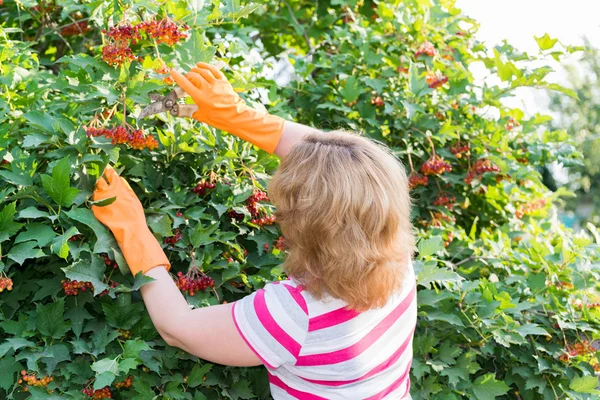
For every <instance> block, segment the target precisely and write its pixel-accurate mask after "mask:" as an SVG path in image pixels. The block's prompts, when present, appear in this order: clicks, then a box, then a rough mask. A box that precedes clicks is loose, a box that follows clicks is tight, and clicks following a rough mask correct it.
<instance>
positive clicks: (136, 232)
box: [92, 165, 171, 275]
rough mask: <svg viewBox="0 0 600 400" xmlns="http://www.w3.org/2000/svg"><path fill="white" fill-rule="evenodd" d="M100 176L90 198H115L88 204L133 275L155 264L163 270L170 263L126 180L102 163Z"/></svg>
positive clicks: (169, 265) (169, 266)
mask: <svg viewBox="0 0 600 400" xmlns="http://www.w3.org/2000/svg"><path fill="white" fill-rule="evenodd" d="M104 176H105V177H106V180H105V179H104V178H103V177H100V178H99V179H98V181H97V182H96V190H94V195H93V197H92V198H93V200H94V201H98V200H103V199H109V198H111V197H116V200H115V201H114V202H112V203H111V204H109V205H107V206H104V207H99V206H92V212H93V213H94V215H95V216H96V218H98V220H99V221H100V222H102V223H103V224H104V225H106V226H107V227H108V228H109V229H110V230H111V231H112V233H113V235H114V236H115V239H117V243H118V244H119V247H120V248H121V252H123V256H124V257H125V260H126V261H127V265H129V269H130V270H131V273H132V274H133V275H136V274H137V273H138V272H140V271H142V273H144V272H146V271H148V270H150V269H152V268H154V267H159V266H165V267H166V268H167V270H168V269H169V268H171V264H170V263H169V260H168V259H167V256H166V255H165V252H164V251H163V249H162V247H161V246H160V244H159V243H158V241H157V240H156V238H155V237H154V235H153V234H152V232H150V229H149V228H148V225H146V217H145V215H144V208H143V207H142V203H140V200H139V199H138V198H137V196H136V195H135V193H134V192H133V190H132V189H131V187H130V186H129V184H128V183H127V181H126V180H125V179H123V178H121V177H120V176H119V174H117V172H116V171H115V170H114V169H113V168H112V167H111V166H110V165H108V166H106V169H105V170H104Z"/></svg>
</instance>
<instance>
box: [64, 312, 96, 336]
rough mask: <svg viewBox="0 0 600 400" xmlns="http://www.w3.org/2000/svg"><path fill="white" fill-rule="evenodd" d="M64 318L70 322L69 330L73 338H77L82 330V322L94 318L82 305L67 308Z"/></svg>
mask: <svg viewBox="0 0 600 400" xmlns="http://www.w3.org/2000/svg"><path fill="white" fill-rule="evenodd" d="M65 318H67V319H68V320H69V321H71V329H72V330H73V333H74V334H75V336H76V337H77V338H79V336H80V335H81V331H82V330H83V321H85V320H86V319H93V318H94V317H93V316H92V315H90V313H89V312H87V311H86V309H85V308H84V307H83V305H78V307H73V308H69V309H68V310H67V312H66V313H65Z"/></svg>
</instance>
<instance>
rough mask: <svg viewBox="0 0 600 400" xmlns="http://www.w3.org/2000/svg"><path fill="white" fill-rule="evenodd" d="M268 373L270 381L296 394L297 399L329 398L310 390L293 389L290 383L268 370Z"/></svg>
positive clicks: (288, 392) (289, 392)
mask: <svg viewBox="0 0 600 400" xmlns="http://www.w3.org/2000/svg"><path fill="white" fill-rule="evenodd" d="M267 373H268V374H269V382H270V383H271V384H272V385H275V386H277V387H278V388H280V389H283V390H285V392H286V393H287V394H289V395H290V396H294V397H295V398H296V399H300V400H327V398H325V397H321V396H317V395H316V394H312V393H308V392H302V391H300V390H296V389H292V388H291V387H289V386H288V385H286V384H285V383H284V382H283V381H282V380H281V379H279V378H278V377H276V376H275V375H272V374H271V373H270V372H269V371H267Z"/></svg>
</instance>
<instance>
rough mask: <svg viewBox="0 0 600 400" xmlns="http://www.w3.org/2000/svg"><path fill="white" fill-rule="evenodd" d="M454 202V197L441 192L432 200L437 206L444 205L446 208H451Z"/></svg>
mask: <svg viewBox="0 0 600 400" xmlns="http://www.w3.org/2000/svg"><path fill="white" fill-rule="evenodd" d="M455 202H456V197H454V196H452V195H450V196H448V195H446V194H443V193H442V194H440V195H438V197H437V198H436V199H435V200H434V202H433V205H434V206H439V207H446V208H447V209H448V210H452V208H453V207H454V203H455Z"/></svg>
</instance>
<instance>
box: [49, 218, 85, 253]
mask: <svg viewBox="0 0 600 400" xmlns="http://www.w3.org/2000/svg"><path fill="white" fill-rule="evenodd" d="M77 234H79V231H78V230H77V228H76V227H74V226H72V227H70V228H69V229H68V230H67V231H66V232H65V233H63V234H62V235H60V236H58V237H56V238H55V239H54V240H53V241H52V245H51V246H50V248H51V249H52V251H53V252H54V253H55V254H56V255H57V256H59V257H60V258H64V259H65V260H66V259H67V257H68V256H69V239H70V238H72V237H73V236H75V235H77Z"/></svg>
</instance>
